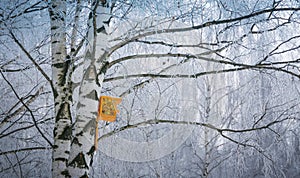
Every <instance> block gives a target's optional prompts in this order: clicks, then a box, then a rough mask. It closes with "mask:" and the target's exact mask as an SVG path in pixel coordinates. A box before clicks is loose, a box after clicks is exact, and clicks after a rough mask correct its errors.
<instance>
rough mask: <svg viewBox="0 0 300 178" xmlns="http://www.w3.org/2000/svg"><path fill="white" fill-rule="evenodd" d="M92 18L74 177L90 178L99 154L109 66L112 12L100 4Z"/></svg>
mask: <svg viewBox="0 0 300 178" xmlns="http://www.w3.org/2000/svg"><path fill="white" fill-rule="evenodd" d="M96 7H97V8H96V11H95V12H94V14H91V15H90V18H89V27H90V29H89V33H88V46H87V51H86V55H85V60H84V74H83V78H82V82H81V85H80V89H79V101H78V105H77V110H76V123H75V125H74V129H75V133H74V137H73V140H72V144H71V151H70V158H69V167H68V171H69V172H68V173H69V174H70V176H71V177H89V170H90V166H91V164H92V157H93V154H94V151H95V147H94V136H95V127H96V117H97V110H98V98H99V96H100V92H101V87H102V82H103V78H104V73H105V65H106V55H107V51H106V47H107V46H108V37H109V36H108V34H107V33H106V31H107V27H108V22H109V19H110V17H111V16H110V8H109V6H107V3H106V2H104V1H100V2H99V4H96Z"/></svg>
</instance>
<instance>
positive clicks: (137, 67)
mask: <svg viewBox="0 0 300 178" xmlns="http://www.w3.org/2000/svg"><path fill="white" fill-rule="evenodd" d="M3 2H4V1H3ZM3 2H1V3H2V4H1V16H0V18H1V21H0V25H1V26H0V30H1V47H3V48H1V49H5V50H3V51H1V82H3V85H1V87H3V90H4V91H5V92H4V93H9V94H10V96H12V97H13V98H12V97H11V99H8V98H5V101H6V100H7V101H9V102H11V103H9V102H8V103H9V104H8V106H5V107H4V106H1V117H2V116H4V117H3V118H1V127H0V129H1V135H0V136H1V137H0V138H1V142H3V143H4V142H5V141H7V140H9V139H10V138H14V137H13V136H15V135H17V134H18V133H22V134H24V138H29V135H30V132H31V131H32V132H33V133H36V135H37V137H38V138H35V137H32V139H31V140H33V141H35V142H38V143H39V145H40V146H36V145H35V146H33V145H29V146H30V147H26V144H27V143H28V141H20V142H21V143H26V144H24V145H25V146H24V145H18V144H17V143H16V144H13V145H14V146H15V147H14V148H13V149H11V150H9V149H8V150H7V148H5V149H3V150H2V147H1V150H0V151H1V155H0V156H2V155H5V156H6V157H5V160H6V163H7V165H9V166H8V168H6V167H5V168H3V170H9V169H11V170H13V171H12V172H13V173H14V175H17V176H20V177H23V176H26V175H27V174H25V173H24V167H23V166H22V165H23V163H24V161H23V162H22V159H19V158H20V156H21V155H22V156H23V154H22V153H24V152H25V153H28V152H29V153H32V152H30V151H32V150H35V151H36V150H45V153H47V151H48V152H49V150H50V151H52V152H53V153H52V161H51V162H52V177H92V176H95V177H96V175H97V176H101V177H102V176H107V175H109V176H111V177H116V176H117V175H123V176H136V177H137V176H149V175H150V176H169V175H172V176H190V175H195V176H203V177H214V176H218V175H220V174H222V175H226V177H232V176H236V174H234V173H235V172H238V175H239V176H241V177H242V176H245V175H246V176H247V177H248V176H249V177H251V176H255V175H253V174H254V173H253V174H251V171H249V172H250V173H249V172H248V171H247V169H246V167H247V166H248V165H249V164H250V165H251V169H252V170H253V172H255V174H257V175H264V176H278V177H281V176H282V177H284V176H288V175H293V174H289V173H288V171H286V170H287V167H288V166H290V165H291V164H294V165H295V164H296V163H299V157H297V156H295V157H294V158H293V156H292V155H297V153H299V149H298V147H299V142H298V140H297V137H298V136H299V129H297V127H296V126H297V124H298V125H299V112H298V109H299V102H298V101H297V100H295V98H297V97H299V85H298V83H297V82H298V81H299V58H298V50H299V46H300V45H299V42H298V41H299V40H298V38H299V34H298V32H297V31H296V30H295V29H298V28H299V10H300V9H299V2H298V1H268V2H266V1H251V2H250V1H249V2H240V1H231V2H228V1H222V0H221V1H215V0H207V1H203V0H202V1H171V2H162V1H142V2H138V1H105V0H98V1H79V0H78V1H63V0H51V1H49V2H47V3H46V2H45V1H31V2H29V1H18V2H17V1H16V4H14V2H8V1H5V3H3ZM2 12H3V13H2ZM38 13H40V14H38ZM37 15H40V16H41V18H38V17H37ZM30 18H33V20H31V19H30ZM24 19H26V23H24V22H23V21H24ZM45 19H47V20H45ZM35 20H37V21H41V23H39V24H35V23H34V21H35ZM27 22H28V23H27ZM22 26H23V27H22ZM38 27H40V28H41V29H42V30H40V31H39V30H38ZM27 29H30V30H32V31H31V32H32V35H31V36H30V37H32V38H30V39H27V38H26V34H27V32H28V31H27ZM44 29H45V31H46V32H42V31H43V30H44ZM34 32H38V33H37V34H35V33H34ZM38 34H39V35H40V36H42V37H40V36H38ZM34 35H36V36H35V38H34ZM31 39H37V41H35V40H32V41H31ZM38 40H39V41H38ZM7 42H9V43H7ZM49 51H51V52H50V53H49ZM6 53H7V54H6ZM16 56H17V57H16ZM22 60H23V61H22ZM25 60H26V62H24V61H25ZM45 61H46V62H45ZM20 63H21V64H22V65H23V66H22V67H19V66H18V65H19V64H20ZM27 63H29V64H27ZM44 64H47V66H44ZM24 71H28V74H27V73H25V72H24ZM18 74H22V76H23V75H24V76H30V75H33V74H34V76H37V79H36V80H32V79H31V77H24V78H25V79H24V81H23V82H24V83H26V82H25V81H27V80H28V81H31V83H30V82H27V83H26V84H28V86H31V88H32V91H27V90H26V89H24V88H26V86H27V85H24V84H23V88H22V83H18V82H19V81H18V82H17V81H15V80H14V79H13V78H14V76H17V75H18ZM30 79H31V80H30ZM42 85H44V86H42ZM185 87H186V88H185ZM1 89H2V88H1ZM285 91H286V92H285ZM102 94H112V95H116V96H120V97H122V98H123V104H122V108H121V113H120V116H119V118H118V119H117V122H115V123H105V122H104V121H103V122H100V124H99V126H100V129H101V130H100V133H101V134H100V138H99V143H100V144H99V147H100V150H101V149H102V148H101V146H103V147H105V146H109V145H108V143H111V145H112V147H115V148H117V149H119V150H117V149H115V152H114V151H112V149H111V150H110V152H106V154H109V156H111V157H112V158H109V159H108V158H107V157H104V156H103V154H102V153H101V152H100V151H99V150H96V149H95V145H94V138H95V134H96V130H95V129H97V124H98V123H97V122H96V118H97V114H98V113H97V111H98V102H99V101H98V100H99V97H100V95H102ZM50 95H52V97H53V101H51V102H50V103H53V104H54V105H53V108H52V106H51V104H50V106H49V107H48V105H46V104H45V105H43V107H42V109H39V103H46V102H49V101H48V100H49V99H45V98H43V97H44V96H47V97H49V96H50ZM2 98H3V97H2ZM3 100H4V99H3ZM16 101H17V102H16ZM41 110H42V111H43V112H38V111H41ZM187 111H192V112H190V113H193V114H190V115H188V119H187V120H182V119H181V118H183V117H184V116H187V113H189V112H187ZM26 113H28V115H26ZM50 113H53V114H50ZM46 116H47V117H48V116H49V118H47V119H45V117H46ZM52 116H53V118H52ZM17 117H20V119H18V118H17ZM120 117H121V118H120ZM28 119H31V122H29V123H28V126H26V127H25V126H24V127H20V125H21V124H20V123H22V122H23V121H26V122H27V120H28ZM21 121H22V122H21ZM45 123H49V124H45ZM17 124H20V125H17ZM48 125H49V126H48ZM293 125H294V126H293ZM145 126H146V127H145ZM165 126H166V127H165ZM52 127H54V128H53V130H54V131H53V135H51V134H49V133H48V131H47V129H49V128H50V129H52ZM29 128H31V129H32V130H29ZM148 128H149V129H148ZM191 128H193V129H194V132H195V133H196V135H197V134H198V135H200V137H197V138H201V139H197V138H195V137H194V138H192V139H190V140H188V141H186V139H187V138H186V137H185V135H184V134H182V135H180V134H178V133H179V132H186V133H188V134H191V132H188V131H189V130H192V129H191ZM168 130H171V131H170V132H169V133H171V134H170V135H171V136H173V137H178V138H181V139H182V140H183V141H181V142H176V144H175V141H174V143H169V142H167V141H166V142H163V143H164V144H165V145H164V144H163V143H161V144H157V145H155V146H157V147H159V148H160V149H161V150H159V149H158V151H153V150H150V149H154V147H151V143H153V142H151V141H152V140H153V139H156V138H163V137H162V136H161V135H163V134H165V131H168ZM131 131H132V132H131ZM176 131H177V132H176ZM178 131H179V132H178ZM132 133H133V134H132ZM116 135H117V136H123V137H124V138H127V139H133V140H135V141H141V142H139V143H138V145H143V146H145V145H146V146H145V147H143V148H145V149H144V150H142V152H141V153H140V156H139V157H138V156H136V154H137V153H131V152H130V150H132V149H130V148H131V147H130V146H128V145H125V146H124V145H121V146H122V147H121V146H120V143H113V142H112V141H111V140H109V138H111V137H113V136H116ZM279 138H280V139H282V140H280V139H279ZM202 139H203V140H202ZM24 140H26V139H24ZM107 140H108V141H107ZM161 140H163V139H161ZM174 140H176V139H174ZM267 141H268V142H267ZM277 141H278V142H279V143H280V147H283V146H284V145H288V148H289V149H288V150H289V151H290V153H289V152H286V153H283V154H282V155H281V158H280V159H279V158H276V155H277V154H278V152H280V151H279V148H278V147H276V144H275V143H277ZM126 143H129V142H126ZM166 143H168V144H166ZM101 144H103V145H101ZM172 144H175V145H172ZM181 144H183V145H185V146H182V147H180V145H181ZM1 145H2V143H1ZM132 145H133V144H132ZM149 145H150V146H149ZM186 145H188V146H186ZM126 146H128V148H125V147H126ZM168 146H171V147H172V148H174V149H173V150H172V149H170V150H171V151H170V152H163V151H165V149H163V148H167V147H168ZM112 147H110V148H112ZM183 147H184V148H186V147H188V151H184V148H183ZM175 148H176V149H179V150H180V151H178V152H175V150H176V149H175ZM202 148H204V151H203V150H201V149H202ZM293 148H294V149H293ZM122 149H123V150H122ZM147 149H148V150H147ZM120 150H121V151H120ZM124 150H125V151H126V150H129V151H128V152H125V151H124ZM181 150H183V151H181ZM102 151H103V150H102ZM117 151H119V152H117ZM122 151H123V152H122ZM161 152H163V153H164V154H163V155H161V154H159V153H161ZM171 152H173V153H171ZM190 152H192V153H190ZM96 153H97V154H96ZM144 153H145V154H144ZM147 153H148V154H147ZM150 153H151V154H150ZM228 153H229V154H228ZM235 153H238V154H237V155H238V156H235ZM11 154H15V157H14V158H13V157H12V156H7V155H11ZM168 154H170V155H171V156H170V155H168ZM95 155H96V156H95ZM122 155H125V156H124V157H123V158H124V159H122V158H121V156H122ZM144 155H145V156H144ZM153 155H154V156H153ZM174 155H175V157H173V158H172V156H174ZM182 155H185V156H186V155H188V156H186V157H185V158H182ZM227 155H229V156H227ZM241 155H242V156H241ZM251 155H255V157H254V158H251V159H249V158H250V157H251ZM126 156H127V157H126ZM155 156H156V157H155ZM239 156H240V157H239ZM141 157H142V158H143V159H142V158H141ZM162 157H163V158H162ZM165 157H166V158H165ZM101 158H106V160H104V159H102V160H99V159H101ZM129 158H130V160H129V161H132V162H143V161H149V162H148V163H147V162H146V163H140V165H137V164H134V163H128V165H130V166H132V165H133V166H132V167H133V168H132V170H133V171H132V172H131V173H130V172H126V169H125V168H126V166H124V165H127V164H125V163H124V162H122V161H115V160H114V159H117V160H118V159H119V160H126V159H127V160H126V161H128V159H129ZM164 158H165V160H164ZM188 158H191V162H189V161H190V160H189V159H188ZM24 159H25V158H24ZM95 159H96V160H98V161H97V162H95V161H93V160H95ZM160 159H162V161H161V162H160ZM181 159H184V160H183V161H181V162H180V160H181ZM13 160H16V163H15V164H14V163H13ZM25 160H26V159H25ZM157 160H159V161H157ZM173 160H178V162H180V163H182V164H181V167H180V168H181V169H180V170H177V172H176V173H174V171H176V168H177V167H176V166H178V165H175V163H170V162H172V161H173ZM236 160H238V161H237V163H236ZM286 160H288V161H286ZM108 162H109V165H105V163H108ZM257 162H258V163H259V164H256V163H257ZM6 163H5V164H6ZM156 163H160V164H159V165H163V163H169V164H168V166H169V165H172V166H173V168H172V169H174V171H173V172H172V171H169V172H168V171H167V170H166V169H167V168H166V167H167V166H166V167H163V166H161V167H157V165H155V164H156ZM227 163H230V164H227ZM283 163H284V164H283ZM119 164H120V165H121V166H119V167H122V165H123V167H122V168H124V167H125V168H124V170H125V173H119V172H118V171H117V170H116V171H115V172H112V173H109V172H107V171H106V168H107V167H109V166H113V165H119ZM134 165H135V166H136V167H135V166H134ZM145 165H147V166H149V168H148V171H146V172H147V173H144V174H143V173H142V172H143V171H142V170H144V169H146V168H143V166H145ZM191 165H192V166H191ZM232 165H233V166H232ZM253 165H258V166H257V167H255V166H253ZM280 165H286V167H284V168H282V167H281V166H280ZM93 166H94V167H97V166H99V167H101V169H100V171H98V172H97V173H95V172H96V171H93ZM139 166H141V167H139ZM190 166H191V167H190ZM231 166H232V167H231ZM16 167H18V168H19V169H18V170H17V169H16ZM116 167H117V166H116ZM170 167H171V166H170ZM178 167H179V166H178ZM293 167H295V166H293ZM104 168H105V169H104ZM152 168H153V169H152ZM1 169H2V168H1ZM138 169H139V170H140V171H138ZM228 170H235V172H230V171H228ZM291 170H292V171H293V172H294V173H295V175H296V174H297V173H299V170H297V168H293V169H291ZM166 172H168V173H169V174H167V173H166ZM93 173H95V174H93ZM28 175H30V174H28Z"/></svg>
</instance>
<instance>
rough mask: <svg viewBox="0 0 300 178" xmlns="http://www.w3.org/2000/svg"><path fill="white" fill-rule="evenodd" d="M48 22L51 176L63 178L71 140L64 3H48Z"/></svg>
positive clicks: (56, 0) (58, 0) (65, 173)
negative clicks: (52, 119) (52, 124)
mask: <svg viewBox="0 0 300 178" xmlns="http://www.w3.org/2000/svg"><path fill="white" fill-rule="evenodd" d="M49 14H50V23H51V53H52V82H53V95H54V103H55V127H54V131H53V134H54V146H53V154H52V177H65V176H66V175H67V163H68V158H69V153H70V143H71V131H72V128H71V121H72V119H71V114H70V104H71V91H70V83H69V81H68V77H67V75H68V71H69V70H68V67H69V59H67V52H66V32H65V14H66V2H65V1H60V0H52V1H51V4H50V6H49Z"/></svg>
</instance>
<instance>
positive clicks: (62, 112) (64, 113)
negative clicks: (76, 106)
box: [55, 102, 71, 122]
mask: <svg viewBox="0 0 300 178" xmlns="http://www.w3.org/2000/svg"><path fill="white" fill-rule="evenodd" d="M70 116H71V112H70V105H69V103H66V102H65V103H63V104H62V105H61V106H60V108H59V110H58V112H57V115H56V117H55V122H58V121H59V120H61V119H67V120H70V119H71V118H69V117H70Z"/></svg>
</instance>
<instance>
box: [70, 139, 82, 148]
mask: <svg viewBox="0 0 300 178" xmlns="http://www.w3.org/2000/svg"><path fill="white" fill-rule="evenodd" d="M73 144H76V145H79V146H80V147H81V146H82V144H81V143H79V140H78V138H77V137H75V138H74V139H73V141H72V144H71V145H73Z"/></svg>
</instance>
